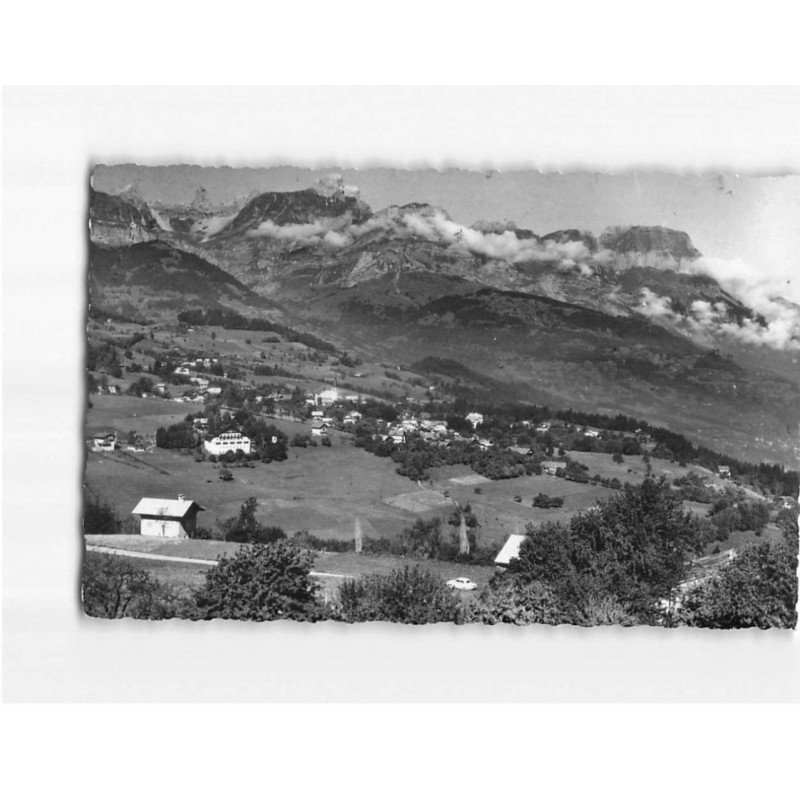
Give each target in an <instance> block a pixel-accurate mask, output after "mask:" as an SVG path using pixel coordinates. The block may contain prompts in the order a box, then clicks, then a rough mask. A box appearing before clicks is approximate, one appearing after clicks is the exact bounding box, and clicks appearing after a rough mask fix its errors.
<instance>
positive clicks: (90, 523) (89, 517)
mask: <svg viewBox="0 0 800 800" xmlns="http://www.w3.org/2000/svg"><path fill="white" fill-rule="evenodd" d="M119 529H120V521H119V519H118V517H117V515H116V512H115V511H114V509H113V508H112V507H111V506H110V505H109V504H108V503H104V502H100V501H95V500H92V499H91V498H90V497H86V498H85V500H84V505H83V532H84V533H88V534H92V533H119Z"/></svg>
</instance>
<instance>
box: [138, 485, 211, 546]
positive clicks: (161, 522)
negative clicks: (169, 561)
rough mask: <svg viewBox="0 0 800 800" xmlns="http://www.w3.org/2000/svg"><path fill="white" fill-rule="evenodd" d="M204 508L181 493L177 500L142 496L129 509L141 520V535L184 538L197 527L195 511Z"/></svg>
mask: <svg viewBox="0 0 800 800" xmlns="http://www.w3.org/2000/svg"><path fill="white" fill-rule="evenodd" d="M199 511H205V509H204V508H203V507H202V506H201V505H198V504H197V503H195V502H194V500H187V499H186V498H185V497H184V496H183V495H182V494H179V495H178V499H177V500H173V499H169V498H162V497H143V498H142V499H141V500H140V501H139V502H138V503H137V505H136V508H134V509H133V511H131V514H133V515H135V516H138V517H139V519H140V521H141V527H140V530H139V532H140V533H141V535H142V536H159V537H162V538H167V539H186V538H188V537H189V536H191V534H193V533H194V531H195V530H196V529H197V513H198V512H199Z"/></svg>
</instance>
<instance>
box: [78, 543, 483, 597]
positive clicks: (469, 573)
mask: <svg viewBox="0 0 800 800" xmlns="http://www.w3.org/2000/svg"><path fill="white" fill-rule="evenodd" d="M86 543H87V544H89V545H98V546H101V547H110V548H115V549H119V550H130V551H132V552H138V553H147V554H158V555H168V556H177V557H180V558H196V559H202V560H217V559H219V558H220V556H222V555H224V554H229V555H231V554H233V553H234V552H235V551H236V549H237V548H238V547H239V546H240V545H236V544H233V543H230V542H212V541H198V540H191V539H172V540H169V539H155V538H151V537H146V536H126V535H93V536H87V537H86ZM110 557H111V558H113V559H115V560H119V561H121V562H123V563H126V564H129V565H130V566H132V567H135V568H136V569H141V570H144V571H146V572H147V573H148V574H150V575H151V576H152V577H153V578H155V579H156V580H159V581H161V582H162V583H165V584H168V585H170V586H172V587H174V588H175V589H177V590H178V591H181V592H183V591H189V590H192V589H194V588H196V587H198V586H201V585H202V584H203V582H204V581H205V574H206V572H207V571H208V570H209V569H210V567H209V566H208V565H205V564H185V563H180V562H170V561H152V560H147V559H140V558H136V557H127V556H120V555H111V556H110ZM416 564H418V565H420V566H421V567H422V568H424V569H426V570H429V571H430V572H432V573H434V574H435V575H438V576H439V577H440V578H441V580H442V582H445V581H448V580H450V579H451V578H458V577H462V576H463V577H466V578H470V579H471V580H473V581H474V582H475V583H476V584H477V585H478V589H477V590H475V591H474V592H463V593H459V596H461V597H463V598H464V599H465V600H467V599H468V598H469V597H470V596H474V595H476V594H477V593H478V592H479V591H480V590H481V589H482V588H483V587H484V586H486V585H487V583H488V582H489V579H490V578H491V577H492V575H493V574H494V568H493V567H482V566H473V565H471V564H451V563H447V562H437V561H419V560H417V559H413V558H400V557H396V556H369V555H356V554H355V553H320V554H318V556H317V558H316V560H315V562H314V567H313V571H314V572H319V573H330V574H328V575H321V576H316V577H315V580H316V581H317V582H318V583H319V585H320V596H321V597H322V598H323V599H324V600H332V599H333V598H334V597H335V593H336V590H337V588H338V586H340V585H341V584H342V583H343V581H344V580H346V579H347V577H350V578H359V577H363V576H365V575H370V574H382V575H385V574H388V573H389V572H391V571H392V570H393V569H398V568H402V567H403V566H406V565H408V566H414V565H416ZM341 576H346V577H341Z"/></svg>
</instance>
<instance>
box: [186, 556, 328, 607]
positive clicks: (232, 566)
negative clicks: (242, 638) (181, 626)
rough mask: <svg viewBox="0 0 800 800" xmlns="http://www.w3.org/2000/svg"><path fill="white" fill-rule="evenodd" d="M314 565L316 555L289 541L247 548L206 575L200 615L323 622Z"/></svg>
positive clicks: (197, 598) (199, 593) (199, 597)
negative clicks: (312, 569)
mask: <svg viewBox="0 0 800 800" xmlns="http://www.w3.org/2000/svg"><path fill="white" fill-rule="evenodd" d="M313 563H314V556H313V555H312V554H311V553H309V552H308V551H307V550H301V549H300V548H298V547H297V546H296V545H294V544H292V543H291V542H289V541H286V540H281V541H275V542H272V543H270V544H257V545H251V546H250V547H243V548H241V549H240V550H239V551H238V552H237V553H236V554H235V555H233V556H223V557H222V558H221V559H220V560H219V563H218V564H217V565H216V566H215V567H212V568H211V569H210V570H209V571H208V572H207V573H206V582H205V585H204V586H202V587H201V588H200V589H199V590H198V591H197V592H196V594H195V596H194V602H195V605H196V607H197V612H198V614H199V615H200V617H201V618H202V619H216V618H221V619H241V620H258V621H263V620H275V619H293V620H305V621H314V620H317V619H320V618H322V610H321V608H320V606H318V604H317V602H316V596H315V595H316V589H317V586H316V583H315V582H314V581H313V580H312V578H311V576H310V574H309V573H310V570H311V567H312V565H313Z"/></svg>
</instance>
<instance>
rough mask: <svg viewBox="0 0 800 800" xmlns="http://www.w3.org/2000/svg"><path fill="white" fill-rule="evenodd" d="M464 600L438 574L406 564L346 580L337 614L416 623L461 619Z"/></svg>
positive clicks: (349, 619) (356, 619)
mask: <svg viewBox="0 0 800 800" xmlns="http://www.w3.org/2000/svg"><path fill="white" fill-rule="evenodd" d="M460 609H461V604H460V603H459V601H458V599H457V598H456V597H455V596H454V594H453V592H452V591H451V590H450V589H448V588H447V586H445V584H444V582H443V581H442V580H441V578H439V577H438V576H437V575H434V574H432V573H430V572H428V571H426V570H423V569H421V568H420V567H419V566H413V567H410V566H404V567H403V568H402V569H396V570H393V571H392V572H391V573H389V574H388V575H367V576H366V577H364V578H359V579H358V580H353V581H345V582H344V583H343V584H342V586H341V587H340V589H339V598H338V604H337V606H336V609H335V611H334V614H335V616H336V617H337V618H338V619H340V620H342V621H344V622H367V621H371V620H385V621H387V622H403V623H408V624H412V625H424V624H427V623H431V622H457V621H458V620H459V618H460Z"/></svg>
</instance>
